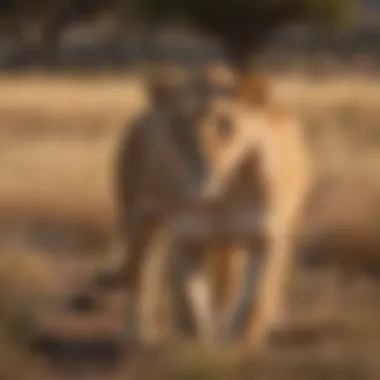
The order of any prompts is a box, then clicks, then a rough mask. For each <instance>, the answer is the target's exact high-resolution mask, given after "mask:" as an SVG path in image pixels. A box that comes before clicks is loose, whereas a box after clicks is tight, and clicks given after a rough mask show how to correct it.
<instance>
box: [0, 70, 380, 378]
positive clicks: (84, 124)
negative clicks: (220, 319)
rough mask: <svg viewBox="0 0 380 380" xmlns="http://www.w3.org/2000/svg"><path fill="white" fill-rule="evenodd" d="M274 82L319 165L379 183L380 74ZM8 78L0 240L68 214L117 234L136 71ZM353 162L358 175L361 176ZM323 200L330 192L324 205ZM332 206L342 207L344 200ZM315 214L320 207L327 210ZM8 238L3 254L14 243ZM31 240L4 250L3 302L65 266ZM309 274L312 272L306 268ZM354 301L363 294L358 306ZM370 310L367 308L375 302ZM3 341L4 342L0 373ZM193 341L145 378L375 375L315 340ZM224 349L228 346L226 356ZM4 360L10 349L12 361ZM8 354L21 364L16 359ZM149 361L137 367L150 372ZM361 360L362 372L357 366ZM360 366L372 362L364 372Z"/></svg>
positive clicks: (67, 220)
mask: <svg viewBox="0 0 380 380" xmlns="http://www.w3.org/2000/svg"><path fill="white" fill-rule="evenodd" d="M276 86H277V87H278V94H279V97H280V99H281V101H284V102H286V103H288V105H289V106H291V107H293V108H294V109H295V111H296V112H298V113H299V114H300V116H301V117H302V118H304V119H305V135H306V136H307V137H308V139H309V142H310V146H311V148H312V149H313V152H314V157H315V164H316V170H317V171H316V175H318V176H323V175H325V174H327V173H328V174H329V175H332V176H333V177H336V178H338V179H339V178H340V177H341V176H342V175H352V176H353V178H357V179H359V178H366V180H368V181H370V182H371V183H374V184H380V172H379V168H380V165H378V163H379V162H378V161H379V160H380V155H379V149H378V148H379V144H380V139H377V138H378V137H376V136H379V134H380V130H379V128H380V127H378V125H377V123H378V120H379V119H380V111H379V109H380V108H379V106H380V104H379V103H380V97H379V94H380V82H378V81H375V80H367V79H363V78H355V77H350V78H347V77H346V78H336V79H335V80H333V81H330V80H329V81H326V82H323V81H318V82H317V81H312V80H310V79H305V78H301V77H281V78H277V79H276ZM0 87H1V88H2V90H3V91H2V92H1V94H0V173H1V174H0V223H1V224H0V248H1V247H2V245H1V243H6V242H7V241H8V238H9V237H10V236H11V235H12V234H11V233H10V232H9V231H11V230H12V229H13V228H14V230H16V229H17V227H18V226H20V225H23V226H24V225H25V223H26V224H27V225H28V224H30V225H33V223H42V224H43V226H48V225H49V224H54V223H57V224H58V225H66V226H69V225H71V226H74V229H75V230H80V229H83V230H86V229H88V230H91V231H94V232H95V235H96V234H104V233H105V234H106V235H107V236H108V238H110V235H112V231H113V221H114V217H115V210H114V205H113V202H112V182H111V176H112V163H113V161H112V160H113V154H114V147H115V143H116V142H117V138H118V132H119V130H120V128H121V127H122V125H123V123H124V122H125V121H126V120H128V118H130V117H133V115H134V114H135V112H137V111H138V109H140V107H143V104H144V98H143V96H142V93H141V92H140V89H139V86H138V83H137V82H136V81H135V80H134V79H133V78H127V77H123V78H106V77H105V78H84V79H80V78H68V77H65V78H57V77H54V78H46V77H35V76H34V77H14V78H12V77H3V78H0ZM357 173H360V175H361V177H355V176H356V175H357ZM343 191H344V189H343ZM353 193H355V192H353ZM355 194H356V193H355ZM357 197H358V196H357V195H355V196H353V197H352V199H349V200H346V201H345V202H344V206H343V207H344V210H343V211H344V212H345V214H344V215H345V218H352V219H355V215H353V213H351V214H350V210H347V208H348V207H347V204H352V205H354V204H355V202H356V201H357ZM354 198H356V199H354ZM326 207H327V206H326ZM321 209H323V204H321V206H320V208H319V210H320V214H321ZM352 210H355V207H352ZM334 211H336V212H337V213H338V214H339V212H340V211H342V210H334ZM318 217H319V218H322V219H323V212H322V216H318ZM338 219H339V218H338ZM319 220H320V219H318V221H319ZM23 228H24V227H23ZM4 231H5V232H4ZM16 239H17V236H16ZM94 239H95V238H94ZM56 244H59V243H56ZM4 249H5V248H4ZM4 249H3V251H2V252H1V253H2V254H3V252H8V251H4ZM7 249H8V248H7ZM27 249H28V251H27V253H26V254H25V253H23V254H19V253H17V254H14V253H13V251H11V252H12V254H11V255H9V254H8V253H7V254H4V255H3V258H2V259H1V260H0V285H1V288H2V289H11V292H8V291H5V292H4V297H5V298H4V297H2V298H0V308H1V309H3V305H8V306H9V305H11V304H16V305H22V304H29V303H30V302H29V301H28V303H25V302H24V300H25V299H26V300H30V301H32V300H34V299H35V297H36V295H40V294H41V288H40V285H41V286H42V288H43V289H52V288H54V285H53V284H52V282H51V279H47V277H49V273H55V275H56V273H58V272H54V271H52V270H51V267H48V266H46V265H47V264H46V262H45V261H43V260H42V261H41V260H40V256H38V255H34V254H31V253H30V252H29V251H30V247H28V248H27ZM107 252H108V251H107ZM75 263H76V264H74V265H77V264H78V263H77V262H75ZM64 267H65V266H64V265H63V264H59V265H58V266H56V268H64ZM11 273H12V274H13V273H17V275H15V276H12V275H10V274H11ZM44 279H47V280H46V281H48V283H46V282H44V281H45V280H44ZM36 280H38V281H36ZM53 282H54V281H53ZM306 283H310V279H309V277H308V278H307V280H306V282H305V284H306ZM317 283H318V284H320V283H321V281H320V280H319V282H317ZM30 284H31V285H33V286H30ZM301 288H302V289H305V288H306V287H305V286H304V285H302V286H301ZM147 291H148V290H147ZM305 292H306V293H307V291H305ZM310 294H311V293H307V296H306V298H310ZM20 297H21V298H20ZM37 298H38V297H37ZM296 298H297V297H296ZM10 299H11V300H12V301H10ZM297 299H298V301H297V302H298V303H297V305H298V306H296V304H295V306H294V310H295V311H296V314H297V312H298V311H300V309H299V304H303V305H304V306H305V305H306V304H307V303H306V302H304V299H305V297H303V298H302V297H299V298H297ZM300 299H301V301H300ZM358 305H359V307H360V305H361V304H357V305H356V306H355V307H357V306H358ZM146 307H148V305H147V306H146ZM304 308H305V307H304ZM4 310H7V309H6V308H5V309H4ZM29 310H31V309H29ZM310 310H311V308H310ZM366 310H367V309H366ZM7 313H8V312H7ZM9 313H10V312H9ZM9 313H8V314H5V319H4V321H1V323H0V334H2V331H3V329H2V327H1V326H5V330H6V329H7V327H6V326H9V323H11V322H10V320H11V319H12V318H13V317H12V318H11V317H9V316H10V315H14V314H9ZM12 313H16V314H17V313H19V314H20V315H23V313H24V311H20V310H16V311H14V309H12ZM300 313H301V312H300ZM300 313H299V314H300ZM368 313H371V312H370V311H369V309H368ZM368 313H367V314H368ZM373 326H375V325H373ZM373 328H375V327H373ZM376 328H378V326H377V325H376ZM27 335H28V333H26V334H25V337H27ZM0 338H1V336H0ZM12 339H13V336H12ZM25 339H26V338H25ZM0 340H1V339H0ZM17 350H18V348H17ZM17 350H16V351H17ZM5 351H6V350H4V349H2V348H1V347H0V375H1V371H2V362H3V360H2V359H1V358H2V357H3V353H4V352H5ZM190 351H191V352H192V354H190V353H183V351H182V350H180V349H178V350H177V349H176V350H174V352H172V353H169V354H168V356H167V358H168V359H165V360H163V361H159V363H157V366H156V364H154V365H152V366H151V367H150V366H149V368H147V366H146V362H145V364H143V365H142V367H144V368H145V369H149V371H151V372H149V374H148V375H146V376H145V375H144V373H141V375H139V376H140V378H144V376H145V378H150V377H149V376H151V374H152V373H154V374H155V375H157V376H158V373H161V375H162V378H172V379H176V378H182V377H183V376H187V378H194V379H201V378H202V379H203V378H207V379H212V378H218V379H219V378H225V379H228V378H247V376H248V375H249V376H256V377H255V378H258V379H267V378H271V379H277V378H278V379H280V378H281V379H283V378H285V377H284V376H285V375H284V373H285V372H287V373H288V378H292V379H295V380H296V379H301V378H302V379H304V378H307V379H312V378H320V377H321V376H322V375H323V376H326V379H334V380H335V379H346V378H349V377H347V376H348V375H347V372H348V373H349V374H351V375H352V374H353V373H354V375H352V376H353V377H352V379H355V378H368V379H370V378H371V377H369V376H367V374H368V373H369V372H371V371H370V370H368V369H367V367H366V368H365V369H363V367H362V362H360V363H357V362H356V361H355V360H356V359H355V360H354V359H352V357H345V358H338V359H337V358H335V359H332V358H330V359H329V358H326V357H324V356H323V355H322V356H321V355H320V354H318V355H319V356H318V355H316V354H315V353H313V352H311V353H309V352H305V353H300V352H299V351H297V352H295V351H294V352H293V351H291V352H289V354H288V355H285V356H284V354H283V353H282V354H279V353H277V352H273V353H266V354H263V357H260V358H258V359H255V362H252V361H251V359H249V360H248V359H246V358H245V356H244V355H243V354H242V355H238V352H239V351H238V350H235V351H230V352H228V353H218V354H215V355H216V357H217V358H216V359H213V360H211V359H210V358H209V356H208V355H213V354H210V353H204V351H202V350H198V349H196V350H194V349H192V350H190ZM17 352H18V351H17ZM194 352H196V353H197V352H198V354H195V356H194V357H193V358H192V359H189V357H188V355H194ZM232 352H233V353H232ZM373 352H375V351H374V350H372V351H367V354H368V355H367V354H366V356H367V357H368V358H369V357H370V355H372V354H371V353H373ZM197 355H198V356H197ZM218 355H222V356H223V355H224V356H223V358H222V359H221V358H220V357H219V356H218ZM373 355H374V354H373ZM375 356H376V355H375ZM15 357H16V356H15ZM157 357H159V355H158V356H157ZM202 357H203V358H202ZM241 357H243V359H240V358H241ZM204 358H207V360H205V359H204ZM227 359H228V360H227ZM368 360H369V359H368ZM7 361H9V360H8V359H7V357H5V359H4V362H7ZM143 363H144V361H143ZM149 363H154V362H153V361H150V362H149ZM215 363H217V364H215ZM220 363H223V364H224V365H223V366H221V364H220ZM342 363H343V364H342ZM366 365H367V364H366ZM12 366H17V364H12V365H11V366H10V367H9V368H11V367H12ZM144 368H142V369H139V370H138V371H140V370H141V371H142V372H144V371H143V369H144ZM350 368H351V369H350ZM4 371H5V370H4ZM355 371H356V372H355ZM358 371H359V374H360V373H361V374H362V377H360V376H359V377H355V374H357V373H358ZM363 371H367V372H368V371H369V372H368V373H367V372H365V374H364V375H363ZM376 373H378V372H376ZM184 374H186V375H184ZM247 374H248V375H247ZM161 375H160V376H161ZM317 375H318V376H319V377H318V376H317ZM313 376H314V377H313ZM366 376H367V377H366ZM375 378H376V377H374V379H375Z"/></svg>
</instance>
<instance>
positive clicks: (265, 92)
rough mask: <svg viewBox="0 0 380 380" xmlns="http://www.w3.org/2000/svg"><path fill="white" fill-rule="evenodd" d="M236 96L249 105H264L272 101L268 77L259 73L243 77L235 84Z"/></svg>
mask: <svg viewBox="0 0 380 380" xmlns="http://www.w3.org/2000/svg"><path fill="white" fill-rule="evenodd" d="M236 96H237V98H238V99H240V100H242V101H244V102H245V103H247V104H249V105H251V106H259V107H260V106H266V105H269V103H271V101H272V88H271V84H270V81H269V79H268V78H266V77H265V76H260V75H249V76H248V77H243V78H242V79H241V80H240V83H238V84H237V86H236Z"/></svg>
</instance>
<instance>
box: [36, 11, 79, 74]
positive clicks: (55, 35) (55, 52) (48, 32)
mask: <svg viewBox="0 0 380 380" xmlns="http://www.w3.org/2000/svg"><path fill="white" fill-rule="evenodd" d="M49 13H50V12H49ZM71 16H72V9H71V7H70V5H67V6H66V7H65V8H63V9H62V8H60V9H55V10H54V11H52V12H51V13H50V14H47V15H46V17H45V19H44V20H43V21H42V22H41V24H42V25H41V39H40V43H39V46H38V47H37V57H36V59H37V64H38V66H42V67H43V68H44V69H45V70H52V69H53V70H54V69H57V68H58V67H59V65H60V57H59V50H60V41H61V35H62V32H63V31H64V29H65V28H66V27H67V25H68V24H69V22H70V21H71Z"/></svg>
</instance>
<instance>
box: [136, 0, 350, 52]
mask: <svg viewBox="0 0 380 380" xmlns="http://www.w3.org/2000/svg"><path fill="white" fill-rule="evenodd" d="M136 4H137V11H138V13H139V15H140V17H142V18H143V19H144V20H145V21H146V22H147V23H164V22H166V21H168V20H171V19H173V18H174V17H182V18H183V19H185V20H187V21H189V22H190V24H192V25H193V26H194V27H195V28H197V29H198V30H200V31H202V32H205V33H207V34H211V35H213V36H215V37H217V38H219V39H220V40H221V41H222V43H224V46H225V48H226V49H227V53H229V54H230V56H234V57H237V56H240V57H239V59H240V58H242V57H244V56H246V55H247V53H248V51H250V50H251V49H252V48H255V47H257V46H260V44H262V43H263V42H264V41H265V40H266V39H267V38H268V37H269V36H270V35H271V33H272V32H274V31H276V30H278V29H279V28H280V27H282V26H284V25H287V24H289V23H294V22H305V21H306V22H310V23H312V24H315V25H317V26H319V27H323V28H330V27H333V28H335V27H340V26H342V25H345V24H346V22H347V21H350V20H351V19H352V17H351V16H352V15H353V14H354V12H353V11H354V9H355V5H356V0H137V3H136Z"/></svg>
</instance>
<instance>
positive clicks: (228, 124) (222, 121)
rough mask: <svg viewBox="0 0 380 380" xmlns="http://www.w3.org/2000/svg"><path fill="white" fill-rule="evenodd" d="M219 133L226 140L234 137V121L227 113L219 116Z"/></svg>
mask: <svg viewBox="0 0 380 380" xmlns="http://www.w3.org/2000/svg"><path fill="white" fill-rule="evenodd" d="M217 129H218V135H219V137H220V138H221V139H223V140H226V139H228V138H230V137H232V134H233V123H232V120H231V118H230V117H228V116H227V115H223V116H219V118H218V121H217Z"/></svg>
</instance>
